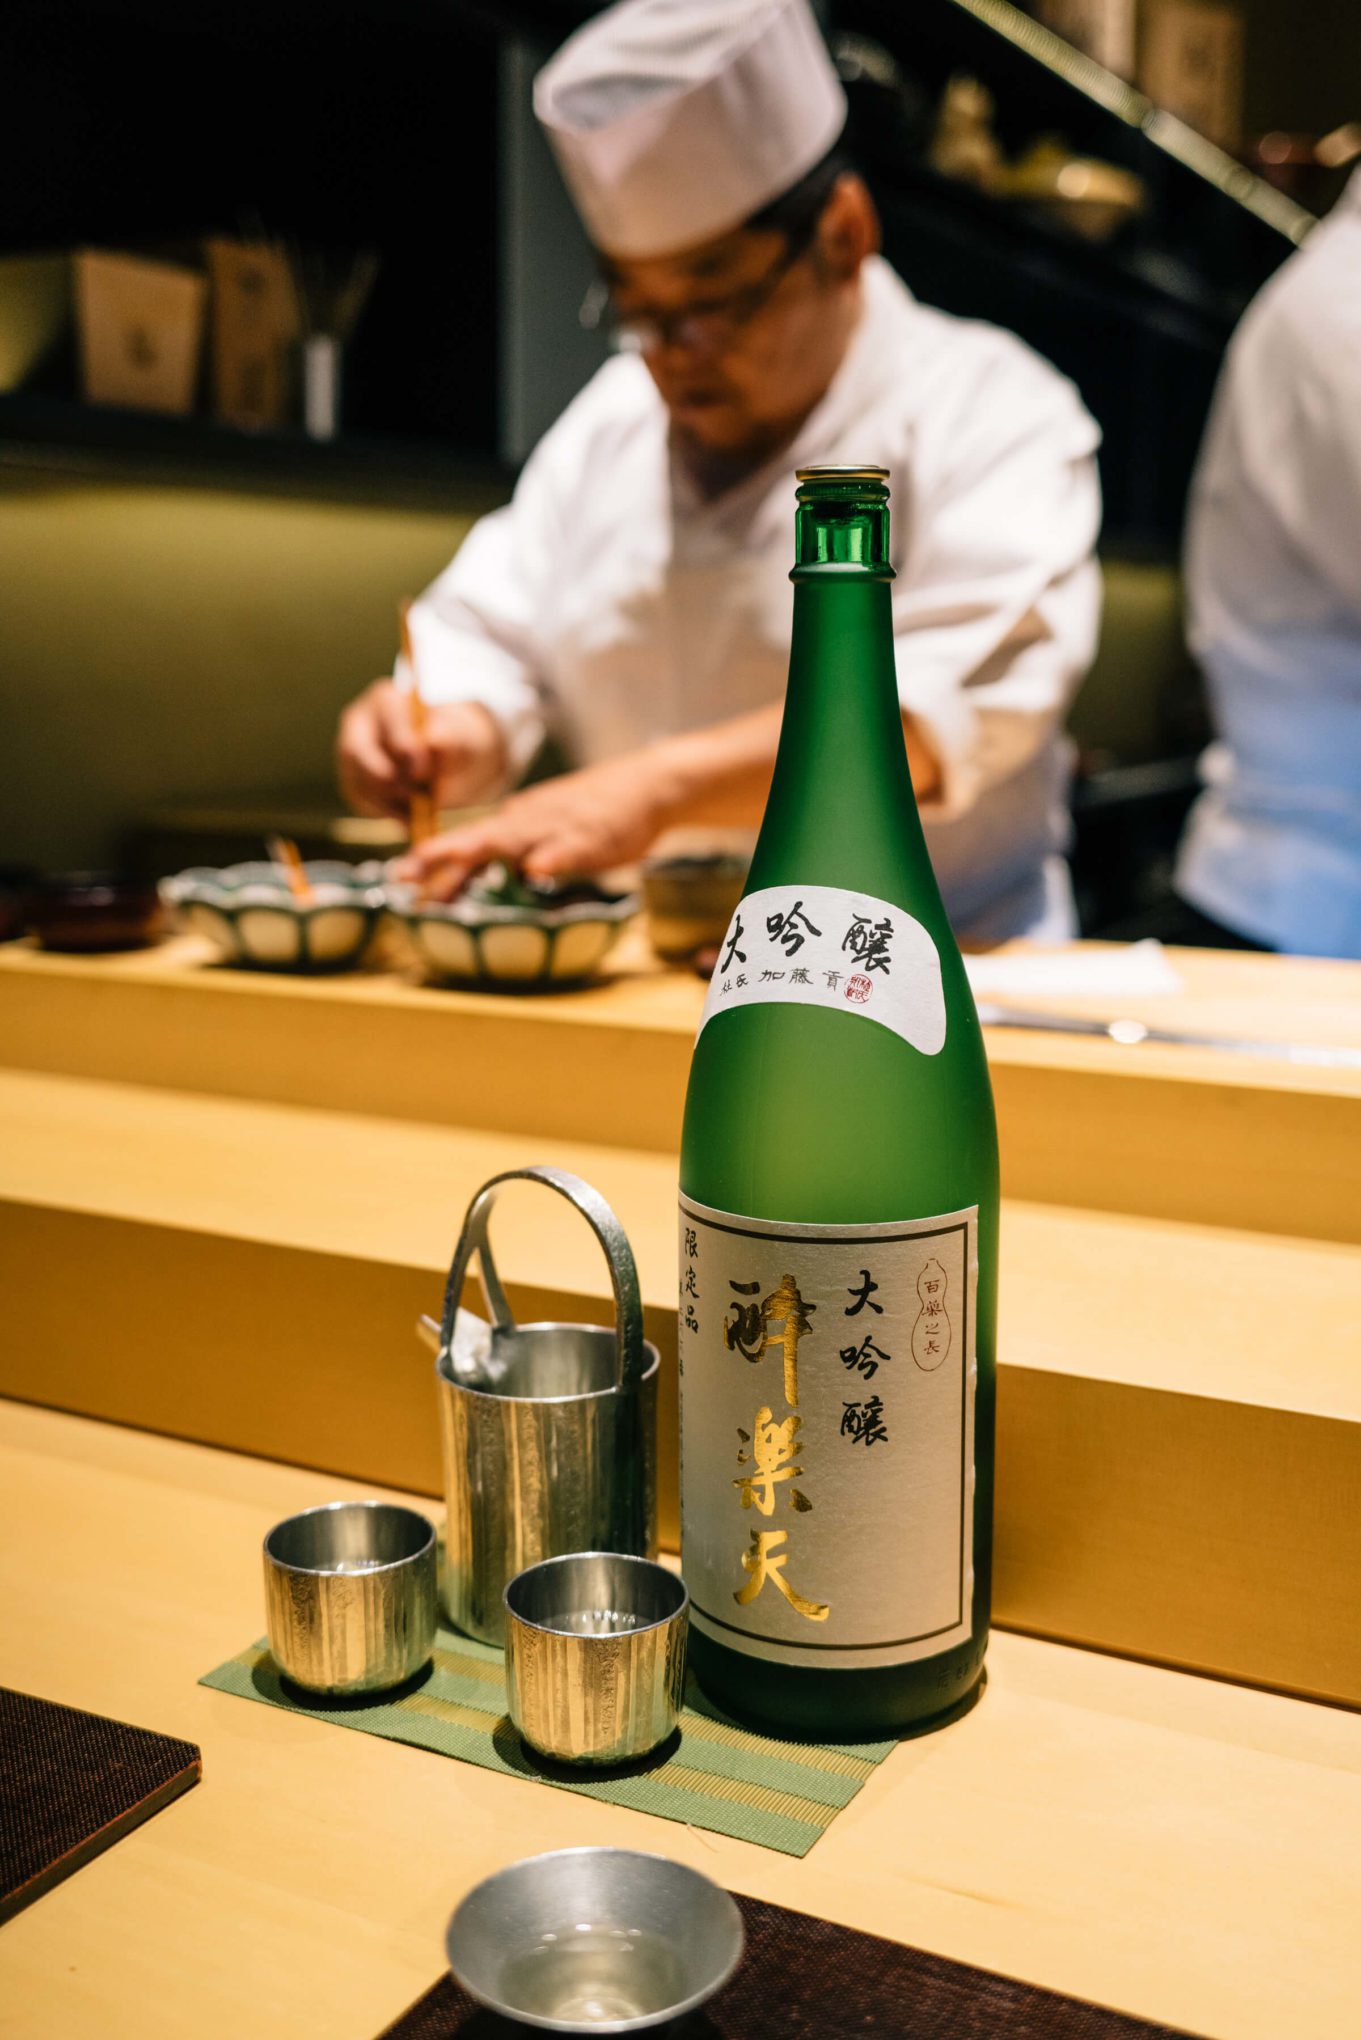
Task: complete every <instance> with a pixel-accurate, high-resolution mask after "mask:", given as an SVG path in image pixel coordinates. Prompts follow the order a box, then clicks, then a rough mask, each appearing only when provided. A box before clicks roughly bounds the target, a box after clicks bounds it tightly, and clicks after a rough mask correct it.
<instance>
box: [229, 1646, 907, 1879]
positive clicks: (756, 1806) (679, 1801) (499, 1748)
mask: <svg viewBox="0 0 1361 2040" xmlns="http://www.w3.org/2000/svg"><path fill="white" fill-rule="evenodd" d="M199 1684H200V1685H202V1686H212V1687H214V1688H215V1689H216V1691H218V1692H219V1693H235V1694H237V1695H238V1696H239V1697H240V1698H241V1699H243V1700H262V1701H264V1702H265V1704H266V1705H267V1706H269V1707H284V1708H287V1709H288V1711H289V1712H290V1713H291V1714H310V1715H314V1716H315V1717H316V1718H317V1719H318V1720H321V1721H332V1722H335V1723H336V1724H337V1725H338V1726H339V1727H341V1728H358V1729H362V1730H363V1732H364V1733H365V1734H366V1735H381V1736H386V1737H387V1738H388V1740H389V1741H391V1742H404V1743H414V1744H415V1745H416V1746H417V1748H418V1749H423V1750H436V1751H438V1753H439V1754H440V1755H441V1756H443V1757H461V1758H462V1759H463V1761H464V1762H465V1763H467V1764H480V1765H481V1766H482V1767H483V1769H484V1770H488V1771H504V1772H506V1773H507V1774H509V1775H510V1776H512V1777H517V1778H531V1779H535V1780H537V1781H538V1782H539V1783H541V1784H545V1785H556V1786H559V1787H560V1788H561V1789H562V1790H563V1791H565V1792H580V1793H583V1794H584V1795H585V1796H586V1797H587V1798H588V1799H607V1800H609V1801H610V1802H611V1803H612V1804H614V1805H615V1806H632V1807H635V1808H636V1809H637V1810H638V1812H640V1813H656V1814H660V1815H661V1817H662V1819H663V1820H682V1821H686V1822H687V1823H688V1824H689V1825H690V1826H692V1827H700V1828H708V1829H711V1830H712V1832H713V1833H714V1834H719V1835H735V1836H736V1837H737V1839H738V1840H739V1841H743V1842H759V1843H760V1844H761V1845H762V1846H763V1847H765V1848H767V1849H778V1850H780V1851H781V1853H782V1854H783V1855H786V1856H806V1855H807V1854H808V1851H809V1850H810V1849H811V1848H812V1846H813V1844H814V1842H815V1841H816V1840H817V1838H818V1836H819V1835H820V1834H821V1833H822V1832H823V1830H824V1828H826V1827H828V1826H829V1825H830V1824H831V1822H832V1821H833V1820H835V1818H836V1816H837V1814H838V1813H840V1811H841V1809H842V1807H843V1806H848V1805H849V1804H850V1802H851V1800H852V1799H854V1797H855V1795H856V1793H857V1792H858V1791H859V1790H860V1787H861V1786H862V1785H863V1784H864V1782H865V1780H866V1779H867V1778H868V1777H869V1775H870V1773H871V1772H872V1771H873V1770H874V1768H875V1766H876V1765H877V1764H881V1763H882V1762H883V1760H884V1758H885V1757H886V1756H887V1755H888V1753H889V1751H890V1750H891V1749H892V1748H893V1747H894V1745H893V1743H892V1742H878V1743H847V1744H843V1745H837V1746H832V1745H825V1744H821V1743H818V1744H813V1743H791V1742H781V1741H779V1740H777V1739H776V1738H775V1737H774V1736H766V1735H753V1734H752V1733H751V1732H750V1730H748V1729H745V1728H741V1727H739V1726H738V1724H737V1723H736V1722H734V1721H730V1720H729V1719H728V1718H727V1716H726V1715H723V1714H720V1713H719V1712H718V1710H717V1709H716V1708H714V1707H712V1706H710V1704H709V1702H708V1701H707V1700H705V1699H704V1697H703V1695H702V1694H701V1693H700V1692H699V1691H698V1690H697V1689H696V1688H695V1686H694V1685H693V1684H692V1685H691V1687H690V1689H689V1693H688V1695H687V1700H686V1706H685V1711H684V1713H683V1714H682V1716H681V1721H680V1728H679V1730H678V1732H677V1734H676V1735H675V1736H673V1737H672V1738H671V1740H670V1741H669V1742H667V1743H665V1744H663V1746H662V1748H661V1749H660V1750H657V1751H654V1752H653V1754H652V1756H650V1757H647V1758H644V1759H643V1760H642V1762H641V1763H637V1764H632V1765H629V1766H628V1767H627V1768H623V1767H621V1768H618V1769H615V1770H612V1771H610V1772H608V1773H605V1774H603V1775H602V1774H601V1773H599V1772H597V1773H594V1774H592V1775H589V1776H584V1777H583V1776H581V1775H580V1774H578V1773H577V1772H574V1771H567V1770H565V1769H563V1768H562V1767H561V1766H558V1765H551V1764H548V1763H545V1762H543V1761H542V1760H541V1759H538V1758H536V1757H534V1756H532V1755H531V1754H530V1753H529V1751H527V1750H526V1749H525V1747H524V1744H523V1743H522V1742H521V1741H520V1738H519V1736H518V1734H517V1733H516V1731H515V1729H514V1728H513V1727H512V1726H511V1723H510V1720H509V1717H508V1716H507V1714H506V1685H505V1673H504V1668H503V1664H502V1657H501V1652H500V1651H499V1650H494V1649H492V1648H491V1646H490V1645H488V1644H485V1643H473V1642H472V1641H470V1639H469V1638H467V1637H465V1636H459V1635H458V1634H457V1632H456V1631H454V1630H451V1629H441V1630H440V1632H439V1635H438V1636H437V1637H436V1639H435V1654H434V1659H433V1662H432V1663H431V1665H430V1668H429V1670H428V1671H427V1672H426V1673H425V1674H423V1675H422V1676H421V1677H420V1678H419V1679H418V1680H416V1681H414V1682H413V1683H412V1684H411V1685H410V1686H408V1687H406V1688H404V1689H403V1690H402V1691H401V1692H400V1693H398V1694H396V1695H395V1696H392V1697H389V1698H387V1699H384V1700H380V1701H378V1702H377V1703H376V1704H364V1703H361V1702H356V1701H343V1700H324V1699H319V1698H316V1697H309V1696H304V1695H303V1694H302V1693H301V1692H300V1691H299V1690H298V1688H297V1687H295V1686H290V1685H288V1684H287V1683H286V1682H285V1681H284V1680H283V1679H282V1678H281V1677H280V1674H279V1669H278V1667H277V1665H276V1664H275V1662H274V1660H273V1658H272V1657H271V1656H270V1654H269V1647H268V1645H267V1644H265V1643H264V1642H263V1641H262V1642H260V1643H253V1644H252V1645H251V1646H250V1648H249V1649H248V1650H243V1651H240V1652H239V1653H238V1654H237V1656H236V1657H234V1658H228V1660H227V1662H226V1664H225V1665H219V1666H218V1668H217V1670H216V1671H215V1672H209V1673H207V1675H206V1676H205V1677H204V1678H202V1679H200V1681H199Z"/></svg>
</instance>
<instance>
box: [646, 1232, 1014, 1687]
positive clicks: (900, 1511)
mask: <svg viewBox="0 0 1361 2040" xmlns="http://www.w3.org/2000/svg"><path fill="white" fill-rule="evenodd" d="M680 1249H681V1251H680V1309H679V1341H680V1370H681V1536H682V1551H681V1564H682V1570H683V1572H684V1575H685V1582H686V1585H687V1587H688V1588H689V1590H690V1601H691V1619H692V1621H693V1622H694V1624H695V1627H696V1628H697V1629H699V1630H700V1631H701V1632H702V1633H703V1634H704V1635H706V1636H709V1637H712V1638H713V1640H714V1641H715V1642H718V1643H726V1644H727V1645H728V1646H729V1647H730V1648H733V1649H738V1650H742V1651H745V1652H747V1653H748V1654H750V1655H752V1656H755V1657H760V1658H766V1659H769V1660H771V1661H772V1662H774V1663H778V1664H789V1665H801V1666H808V1667H821V1668H823V1669H824V1670H830V1669H846V1670H856V1669H861V1668H865V1667H872V1666H878V1665H893V1664H907V1663H910V1662H912V1661H913V1660H914V1659H917V1658H925V1657H934V1656H936V1655H937V1654H938V1653H940V1652H941V1651H946V1650H950V1649H951V1648H953V1647H954V1646H955V1645H956V1644H960V1643H963V1642H965V1641H966V1640H967V1638H968V1637H969V1635H970V1633H971V1602H972V1596H973V1499H974V1398H975V1390H976V1385H977V1365H976V1361H975V1347H974V1310H975V1296H976V1291H977V1281H978V1209H977V1206H976V1205H975V1206H970V1207H969V1209H968V1210H966V1211H955V1212H950V1213H948V1214H946V1215H944V1216H942V1217H936V1218H918V1219H908V1220H902V1221H900V1222H897V1223H885V1224H882V1225H845V1226H836V1225H792V1224H785V1223H780V1222H776V1221H772V1220H768V1219H753V1218H746V1217H743V1216H741V1215H740V1214H738V1213H735V1212H728V1211H715V1210H713V1209H711V1208H710V1207H709V1206H708V1205H704V1204H698V1203H696V1202H694V1200H692V1199H690V1198H687V1197H684V1196H682V1198H681V1209H680Z"/></svg>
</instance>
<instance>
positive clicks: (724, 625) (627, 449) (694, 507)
mask: <svg viewBox="0 0 1361 2040" xmlns="http://www.w3.org/2000/svg"><path fill="white" fill-rule="evenodd" d="M1097 440H1098V434H1097V429H1096V427H1095V425H1094V424H1093V422H1092V420H1091V418H1090V417H1089V416H1088V415H1087V413H1086V411H1085V410H1084V409H1083V407H1082V404H1081V402H1080V401H1079V399H1078V396H1077V393H1076V392H1075V390H1074V389H1073V387H1072V385H1071V384H1070V383H1068V382H1066V381H1065V380H1064V379H1063V378H1062V377H1061V376H1059V375H1058V374H1057V373H1056V372H1055V371H1054V370H1053V369H1052V368H1050V367H1049V366H1048V365H1047V364H1046V363H1045V362H1043V361H1041V360H1040V359H1039V357H1038V356H1036V355H1035V354H1033V353H1031V352H1030V350H1029V349H1028V348H1027V347H1025V346H1024V345H1023V344H1022V343H1021V342H1020V341H1019V340H1017V339H1015V338H1014V337H1013V336H1012V335H1010V334H1008V333H1004V332H1000V331H998V330H997V329H996V328H994V327H990V326H985V325H981V324H977V323H974V322H971V321H970V322H966V321H963V320H960V319H955V318H952V317H949V316H947V315H946V314H945V313H943V312H938V311H933V310H930V309H928V308H927V307H926V306H925V305H920V304H918V303H917V302H916V300H915V299H914V298H913V297H912V295H911V293H910V292H909V291H908V290H907V288H906V286H905V285H904V284H903V283H902V281H901V280H900V279H899V278H898V277H897V276H896V275H895V274H894V272H893V270H892V269H890V268H889V266H888V264H887V263H886V262H884V261H883V260H882V259H880V258H879V257H877V256H876V257H874V258H872V259H871V260H870V261H869V262H867V263H866V265H865V268H864V308H863V312H862V315H861V317H860V320H859V322H858V324H857V327H856V330H855V333H854V336H853V338H852V341H851V344H850V346H849V348H848V350H847V353H846V356H845V358H844V359H843V361H842V363H841V366H840V368H839V369H838V371H837V374H836V376H835V378H834V379H833V381H832V384H831V386H830V387H829V389H828V391H827V393H826V395H825V396H824V398H823V399H822V401H821V402H820V403H819V404H818V405H817V407H816V409H815V410H814V411H813V412H812V414H811V415H810V416H809V418H808V419H807V421H806V422H805V424H804V426H803V428H802V430H801V431H800V432H799V434H798V436H797V439H796V440H795V442H794V444H793V445H791V446H789V447H788V448H786V449H785V450H784V451H783V452H782V453H780V454H779V455H778V456H777V457H776V458H775V459H774V460H772V461H770V462H768V463H767V464H766V465H764V466H763V467H761V468H760V469H759V470H758V471H756V472H754V473H752V474H751V475H749V476H747V477H746V478H745V479H744V480H742V481H740V482H739V483H737V484H736V485H735V486H733V487H732V488H730V489H727V490H726V491H724V492H723V493H722V494H721V495H719V496H718V497H716V498H713V499H705V498H704V497H702V496H701V495H700V494H699V493H698V491H697V490H696V489H695V488H694V487H693V485H692V484H691V483H689V481H688V480H687V477H686V476H685V474H684V472H683V470H681V469H680V468H678V466H677V464H676V463H675V462H674V461H673V460H672V458H671V456H670V451H669V445H668V423H667V414H666V410H665V407H664V405H663V403H662V400H661V398H660V397H659V395H658V394H657V391H656V389H655V387H654V385H653V383H652V379H651V377H650V376H649V374H648V372H647V369H646V367H645V366H644V364H643V362H642V361H641V360H639V359H638V358H637V357H636V356H621V357H618V358H616V359H614V360H612V361H610V362H608V363H607V364H606V365H605V366H604V367H603V368H602V369H600V370H599V371H598V373H597V374H596V375H595V376H594V377H593V378H592V380H591V381H590V382H589V383H588V384H587V386H586V388H585V389H584V390H583V391H582V392H581V393H580V395H579V396H578V397H577V398H576V399H575V400H574V401H573V403H572V404H571V405H570V406H569V407H568V409H567V410H566V411H565V412H564V414H563V416H562V417H561V418H560V419H559V420H558V422H557V423H556V424H555V425H554V426H553V427H552V429H551V430H550V431H549V432H548V433H547V434H546V436H545V437H544V439H543V440H542V441H541V442H540V444H539V445H538V447H537V448H536V449H535V451H534V453H533V454H532V455H531V457H530V459H529V461H528V462H527V463H526V465H525V468H524V471H523V473H522V475H521V477H520V481H519V485H518V487H517V488H516V491H515V495H514V499H513V500H512V502H511V503H510V504H509V505H508V506H507V507H506V508H505V509H503V510H499V511H496V512H495V513H494V514H493V515H491V516H489V517H485V518H483V519H482V520H481V522H480V523H478V524H477V525H476V526H475V527H474V528H473V530H472V531H471V532H470V533H469V535H468V537H467V538H466V540H465V541H464V543H463V546H462V548H461V549H460V551H459V553H458V555H457V557H456V559H455V560H454V562H453V564H452V566H450V567H449V568H448V569H447V570H446V571H445V572H444V573H443V574H442V575H441V576H440V578H439V579H438V580H437V581H436V582H435V583H434V584H433V586H432V587H431V588H430V589H428V590H427V592H426V593H425V595H424V596H423V597H422V598H421V600H420V601H419V602H418V603H417V604H416V605H415V606H414V607H413V610H412V618H411V621H412V628H413V632H414V635H415V646H416V652H417V657H418V660H419V664H420V671H421V686H422V691H423V692H424V693H425V694H426V695H427V696H428V697H429V698H430V699H431V700H439V701H454V700H476V701H480V702H483V703H485V704H486V706H487V707H488V708H490V709H491V710H492V711H493V713H494V714H495V715H496V716H497V717H498V718H499V720H500V721H501V723H502V725H503V727H504V728H505V730H506V733H507V737H508V741H509V749H510V757H511V761H512V765H513V766H514V768H515V769H516V770H517V771H520V770H523V767H524V765H525V764H526V763H527V761H528V759H529V758H530V756H531V755H532V753H533V751H534V750H535V748H536V746H537V745H538V743H539V741H540V739H541V738H542V737H543V735H544V734H545V732H546V731H550V730H551V731H552V732H553V733H554V735H555V736H557V738H558V739H559V741H560V742H561V743H562V744H563V746H564V747H565V750H566V752H567V755H568V757H569V758H570V759H572V760H573V761H574V762H577V763H580V764H590V763H592V762H594V761H596V760H598V759H603V758H611V757H618V756H620V755H621V754H623V753H626V752H629V751H632V750H635V749H637V748H639V747H641V746H643V745H647V744H650V743H653V742H655V741H657V740H658V739H660V738H664V737H667V736H670V735H672V734H675V733H678V732H681V731H686V730H692V729H696V728H699V727H701V726H703V725H705V724H709V723H713V722H716V721H719V720H721V719H723V718H725V717H728V716H734V715H738V714H741V713H743V712H745V711H747V710H751V709H755V708H761V707H764V706H766V705H768V704H769V703H771V702H774V701H777V700H779V699H780V698H781V696H782V693H783V689H784V682H785V673H786V667H787V663H788V655H789V630H790V618H791V613H792V604H791V599H790V588H789V581H788V574H789V567H790V563H791V560H792V547H793V512H794V497H793V477H794V469H795V468H796V467H801V466H804V465H806V464H808V463H810V462H817V461H845V462H860V461H874V462H878V463H880V464H882V465H884V466H887V467H888V468H889V469H890V470H891V484H890V485H891V488H892V492H893V496H892V516H891V528H892V558H893V565H894V567H895V569H896V571H897V576H898V578H897V580H896V581H895V582H894V584H893V621H894V632H895V638H896V646H897V667H898V687H899V693H900V696H901V698H902V702H903V705H904V707H906V708H908V709H910V710H911V711H912V712H913V714H914V715H915V716H917V717H918V718H919V720H920V723H921V725H922V728H923V731H924V733H925V736H926V738H927V741H928V742H929V743H930V745H931V747H932V749H933V750H934V751H935V753H936V755H937V756H938V758H939V759H940V762H941V766H942V770H943V786H944V797H943V799H942V800H940V801H939V802H937V803H933V804H931V805H929V806H927V807H926V808H925V810H924V812H923V821H924V822H925V825H926V835H927V842H928V844H929V846H930V850H931V855H932V858H933V861H934V864H935V868H936V873H937V876H938V878H939V880H940V883H941V888H942V891H943V893H944V897H945V904H946V906H947V908H948V910H949V912H950V914H951V917H952V919H953V920H954V923H955V926H956V927H957V928H958V929H959V930H960V931H961V932H962V933H965V934H967V935H969V936H971V937H974V938H975V939H978V940H980V941H988V940H1001V939H1003V938H1004V937H1006V936H1009V935H1015V934H1022V933H1029V934H1036V935H1039V936H1042V937H1049V938H1050V939H1054V940H1062V939H1064V938H1065V937H1067V936H1068V935H1070V934H1071V933H1072V932H1073V912H1072V895H1071V890H1070V888H1069V886H1068V881H1067V872H1066V867H1065V866H1064V864H1063V862H1062V859H1061V857H1059V856H1057V854H1056V853H1057V852H1058V851H1059V850H1060V849H1061V848H1062V846H1063V844H1064V841H1065V839H1066V829H1067V816H1066V803H1065V795H1066V789H1067V778H1068V769H1069V767H1068V752H1067V746H1066V744H1065V742H1064V740H1063V738H1062V735H1061V731H1060V721H1061V717H1062V713H1063V710H1064V707H1065V705H1066V704H1067V702H1068V700H1069V698H1070V696H1071V695H1072V693H1073V691H1074V690H1075V688H1076V686H1077V683H1078V682H1079V680H1080V679H1081V677H1082V675H1083V673H1084V672H1085V670H1086V668H1087V666H1088V664H1089V663H1090V660H1091V656H1092V652H1093V649H1094V645H1095V639H1096V631H1097V622H1098V614H1099V607H1100V581H1099V573H1098V569H1097V567H1096V564H1095V561H1094V559H1093V557H1092V547H1093V544H1094V541H1095V538H1096V532H1097V526H1098V523H1099V518H1100V498H1099V488H1098V482H1097V476H1096V466H1095V461H1094V459H1093V454H1094V451H1095V448H1096V445H1097Z"/></svg>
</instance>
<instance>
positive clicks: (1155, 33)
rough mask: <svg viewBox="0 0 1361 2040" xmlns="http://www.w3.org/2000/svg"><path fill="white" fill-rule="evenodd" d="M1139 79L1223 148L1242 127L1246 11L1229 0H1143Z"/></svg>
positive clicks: (1160, 102)
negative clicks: (1227, 1)
mask: <svg viewBox="0 0 1361 2040" xmlns="http://www.w3.org/2000/svg"><path fill="white" fill-rule="evenodd" d="M1142 11H1143V20H1142V25H1141V28H1140V32H1139V73H1138V84H1139V88H1140V90H1141V91H1143V92H1146V93H1147V94H1148V96H1149V98H1150V99H1151V100H1152V101H1153V103H1154V105H1155V106H1161V107H1163V108H1164V109H1165V111H1166V112H1168V113H1172V114H1175V115H1176V116H1177V118H1178V119H1179V120H1184V121H1185V122H1186V124H1187V126H1188V127H1193V128H1194V129H1195V130H1196V132H1197V133H1198V134H1202V135H1204V136H1205V137H1206V138H1207V140H1209V141H1212V142H1217V143H1218V144H1219V146H1220V147H1221V148H1223V149H1229V150H1233V149H1236V148H1237V147H1238V144H1239V141H1240V138H1241V135H1242V129H1243V17H1242V15H1241V13H1240V12H1239V10H1238V8H1237V7H1234V6H1230V5H1227V4H1224V0H1144V5H1143V10H1142Z"/></svg>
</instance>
